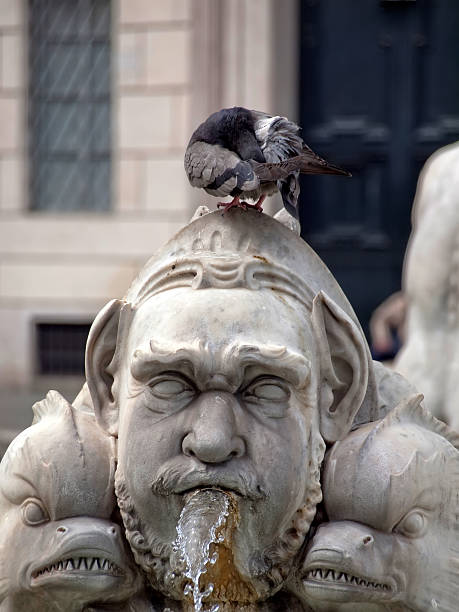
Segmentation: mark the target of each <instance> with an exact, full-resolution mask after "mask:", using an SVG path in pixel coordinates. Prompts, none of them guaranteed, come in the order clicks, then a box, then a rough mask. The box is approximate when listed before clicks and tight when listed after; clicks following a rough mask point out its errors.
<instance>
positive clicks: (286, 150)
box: [185, 106, 350, 219]
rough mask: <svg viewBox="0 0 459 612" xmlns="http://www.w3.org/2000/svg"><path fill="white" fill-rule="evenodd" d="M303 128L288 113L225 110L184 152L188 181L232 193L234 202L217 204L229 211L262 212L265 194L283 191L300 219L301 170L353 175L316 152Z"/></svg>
mask: <svg viewBox="0 0 459 612" xmlns="http://www.w3.org/2000/svg"><path fill="white" fill-rule="evenodd" d="M299 131H300V128H299V126H298V125H296V123H293V121H289V120H288V119H287V118H286V117H280V116H275V117H273V116H271V115H268V114H267V113H264V112H261V111H255V110H248V109H246V108H243V107H241V106H235V107H233V108H224V109H222V110H220V111H218V112H216V113H213V114H212V115H210V117H208V118H207V119H206V120H205V121H204V123H201V125H200V126H199V127H198V128H197V129H196V130H195V131H194V133H193V134H192V136H191V139H190V142H189V143H188V146H187V149H186V152H185V171H186V173H187V176H188V180H189V181H190V183H191V185H192V186H193V187H198V188H201V189H204V190H205V191H206V192H207V193H209V194H210V195H212V196H215V197H218V198H224V197H226V196H232V197H233V200H232V201H231V202H229V203H221V202H219V203H218V206H224V207H225V211H226V210H229V209H231V208H233V207H236V206H237V207H241V208H247V207H253V208H256V209H257V210H259V211H261V210H262V203H263V200H264V199H265V197H266V196H268V195H272V194H273V193H275V192H277V191H279V192H280V194H281V196H282V201H283V204H284V207H285V209H286V210H287V211H288V212H289V213H290V214H291V215H292V216H293V217H295V218H296V219H297V218H298V197H299V193H300V186H299V175H300V174H301V173H304V174H337V175H343V176H350V174H349V172H347V171H346V170H343V169H342V168H339V167H338V166H334V165H332V164H329V163H328V162H327V161H326V160H324V159H322V158H321V157H319V155H317V154H316V153H314V151H313V150H312V149H310V148H309V147H308V146H307V145H306V144H305V143H304V142H303V140H302V138H301V137H300V135H299ZM247 200H252V201H255V203H254V204H249V203H248V202H247Z"/></svg>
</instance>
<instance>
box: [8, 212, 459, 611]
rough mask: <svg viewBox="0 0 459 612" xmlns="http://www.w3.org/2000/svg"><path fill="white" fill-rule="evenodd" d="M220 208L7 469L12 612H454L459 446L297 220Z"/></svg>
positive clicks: (130, 298) (89, 352)
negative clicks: (389, 360)
mask: <svg viewBox="0 0 459 612" xmlns="http://www.w3.org/2000/svg"><path fill="white" fill-rule="evenodd" d="M205 213H207V211H203V210H201V211H200V212H199V213H198V214H197V215H196V216H195V219H194V220H193V221H192V222H191V223H190V224H189V225H187V226H186V227H185V228H184V229H183V230H182V231H181V232H179V233H178V234H177V235H176V236H175V237H174V238H172V240H170V241H169V242H168V243H167V244H166V245H165V246H164V247H163V248H162V249H161V250H160V251H159V252H158V253H157V254H156V255H154V256H153V257H152V258H151V259H150V260H149V261H148V262H147V264H146V265H145V267H144V268H143V269H142V270H141V272H140V274H139V275H138V277H137V278H136V279H135V280H134V282H133V283H132V285H131V287H130V288H129V290H128V292H127V293H126V295H125V297H124V298H123V299H122V300H118V299H115V300H112V301H111V302H110V303H109V304H107V305H106V306H105V307H104V308H103V309H102V310H101V311H100V313H99V314H98V315H97V317H96V319H95V321H94V323H93V325H92V328H91V331H90V334H89V337H88V342H87V348H86V380H87V384H85V386H84V387H83V389H82V391H81V393H80V394H79V396H78V397H77V398H76V400H75V401H74V402H73V404H72V405H70V404H69V403H68V402H67V401H66V400H65V399H64V398H63V397H62V396H61V395H59V393H57V392H56V391H50V392H49V394H48V395H47V397H46V398H45V399H44V400H43V401H41V402H39V403H37V404H35V406H34V407H33V410H34V415H35V416H34V421H33V424H32V426H31V427H30V428H29V429H27V430H25V431H24V432H22V433H21V434H20V435H19V436H18V437H17V438H16V439H15V440H14V441H13V443H12V444H11V446H10V448H9V449H8V451H7V453H6V454H5V456H4V458H3V460H2V462H1V464H0V521H1V530H0V611H1V612H5V611H17V612H28V611H30V610H34V611H39V612H41V611H42V610H43V611H45V610H50V611H53V612H54V611H56V612H58V611H62V612H64V611H65V612H67V611H69V612H80V611H91V610H92V611H96V610H99V611H102V610H107V611H109V610H112V611H122V610H123V611H126V612H127V611H132V612H134V611H137V612H140V611H142V612H146V611H161V612H179V611H190V612H191V611H193V610H194V611H196V612H200V611H207V612H210V611H212V612H226V611H238V610H240V611H242V612H244V611H247V612H249V611H255V610H260V611H266V612H275V611H284V610H288V611H295V610H297V611H307V610H331V611H332V610H344V611H346V610H368V611H369V612H372V611H376V610H399V611H400V610H411V611H416V612H425V611H427V610H444V611H448V612H452V610H454V609H456V608H455V607H454V605H455V602H456V601H457V596H458V594H459V584H458V572H459V558H458V544H459V541H458V533H457V529H458V525H457V516H458V510H459V499H458V496H457V490H458V486H457V484H458V482H457V479H458V475H459V470H458V467H459V463H458V457H459V450H458V449H459V440H458V436H457V434H455V433H454V432H452V431H451V430H449V429H448V428H447V427H446V426H445V425H444V424H442V423H441V422H439V421H436V420H435V419H433V417H430V416H429V415H428V414H427V413H426V412H425V410H424V408H422V407H421V406H420V405H419V404H420V396H418V395H416V394H415V393H414V390H413V389H412V388H411V386H410V385H409V383H407V382H406V381H405V380H404V379H403V378H401V377H400V376H399V375H397V374H395V373H392V372H390V371H388V370H386V369H385V368H384V367H383V366H381V364H377V363H374V362H373V361H372V359H371V357H370V353H369V350H368V346H367V343H366V340H365V337H364V335H363V332H362V330H361V327H360V325H359V323H358V321H357V319H356V316H355V314H354V312H353V310H352V308H351V306H350V304H349V302H348V301H347V299H346V297H345V296H344V294H343V292H342V291H341V289H340V287H339V286H338V284H337V282H336V280H335V279H334V278H333V276H332V275H331V273H330V272H329V271H328V269H327V268H326V266H325V265H324V264H323V262H322V261H321V260H320V259H319V258H318V256H317V255H316V254H315V253H314V252H313V251H312V250H311V249H310V247H309V246H308V245H307V244H306V243H305V242H304V241H303V240H301V238H300V237H299V236H298V235H297V233H295V231H292V229H295V228H294V226H291V227H287V224H284V223H282V222H281V221H282V216H281V217H280V218H279V220H278V219H273V218H271V217H269V216H267V215H264V214H259V213H257V212H254V211H247V212H245V211H240V210H235V211H232V212H231V213H229V214H227V215H225V216H222V214H221V213H219V212H215V213H208V214H205Z"/></svg>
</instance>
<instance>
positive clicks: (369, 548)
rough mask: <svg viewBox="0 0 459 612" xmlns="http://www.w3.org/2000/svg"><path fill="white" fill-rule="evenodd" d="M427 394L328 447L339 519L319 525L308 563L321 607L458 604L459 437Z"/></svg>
mask: <svg viewBox="0 0 459 612" xmlns="http://www.w3.org/2000/svg"><path fill="white" fill-rule="evenodd" d="M421 400H422V395H418V396H413V397H412V398H411V399H408V400H405V401H404V402H402V403H401V404H400V405H399V406H398V407H397V408H396V409H395V410H394V411H393V412H391V413H389V414H388V416H386V417H385V418H384V419H383V420H382V421H379V422H376V423H370V424H368V425H364V426H362V427H361V428H359V429H357V430H356V431H353V432H352V433H351V434H349V436H347V437H346V438H345V439H344V440H343V441H341V442H337V443H336V444H335V445H334V447H333V449H332V450H331V452H330V453H329V455H328V457H327V460H326V467H325V472H324V478H323V487H324V501H325V508H326V512H327V516H328V519H329V521H330V522H329V523H323V524H322V525H320V527H319V529H318V531H317V533H316V535H315V537H314V539H313V540H312V543H311V545H310V547H309V550H308V553H307V556H306V560H305V563H304V582H303V584H304V587H305V589H306V592H307V594H308V596H309V597H310V598H311V599H310V601H311V605H312V606H313V607H314V609H318V610H319V609H320V610H324V609H326V610H335V609H336V610H341V609H343V610H348V609H352V610H356V611H357V610H392V609H393V610H407V611H408V610H411V611H414V612H426V611H427V610H439V611H442V612H453V611H454V610H457V607H458V604H457V602H458V597H459V545H458V530H459V523H458V514H459V495H458V490H459V435H458V434H457V433H455V432H452V431H451V430H449V429H448V428H447V426H446V425H444V424H443V423H441V422H440V421H438V420H436V419H435V418H434V417H432V416H431V415H430V414H429V413H428V412H427V411H426V410H425V409H424V408H422V407H421V406H420V405H419V403H420V401H421ZM314 602H317V603H318V604H320V603H323V602H325V607H321V606H320V605H318V606H317V608H316V607H315V606H314V605H313V603H314ZM327 602H328V605H327ZM333 602H335V604H337V603H339V602H341V603H342V604H343V607H342V608H341V607H340V606H339V605H337V607H333ZM348 602H353V603H352V607H350V608H348V607H345V604H347V603H348Z"/></svg>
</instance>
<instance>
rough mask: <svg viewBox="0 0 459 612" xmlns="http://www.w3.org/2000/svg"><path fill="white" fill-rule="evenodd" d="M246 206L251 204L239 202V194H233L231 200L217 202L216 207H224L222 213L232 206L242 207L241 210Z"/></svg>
mask: <svg viewBox="0 0 459 612" xmlns="http://www.w3.org/2000/svg"><path fill="white" fill-rule="evenodd" d="M247 206H251V204H247V202H241V200H240V198H239V196H235V197H234V198H233V199H232V200H231V202H218V204H217V208H222V207H224V210H223V214H225V213H226V212H228V211H229V210H231V209H232V208H242V210H247Z"/></svg>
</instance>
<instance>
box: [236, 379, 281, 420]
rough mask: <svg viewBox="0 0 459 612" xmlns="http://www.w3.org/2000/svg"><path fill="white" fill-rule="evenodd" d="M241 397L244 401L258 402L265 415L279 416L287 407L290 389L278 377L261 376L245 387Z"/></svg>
mask: <svg viewBox="0 0 459 612" xmlns="http://www.w3.org/2000/svg"><path fill="white" fill-rule="evenodd" d="M243 397H244V399H245V400H246V401H249V402H254V403H257V404H259V405H260V406H261V407H262V409H263V412H264V413H265V414H266V416H269V417H273V418H281V417H283V416H285V411H286V410H287V407H288V403H287V402H288V400H289V398H290V390H289V388H288V386H287V384H286V383H285V382H284V381H283V380H281V379H280V378H275V377H266V376H263V377H260V378H257V379H255V380H254V381H253V382H251V383H250V384H249V385H248V386H247V387H246V389H245V391H244V393H243Z"/></svg>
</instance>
